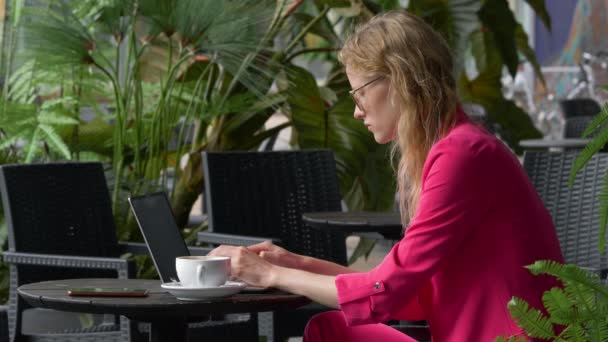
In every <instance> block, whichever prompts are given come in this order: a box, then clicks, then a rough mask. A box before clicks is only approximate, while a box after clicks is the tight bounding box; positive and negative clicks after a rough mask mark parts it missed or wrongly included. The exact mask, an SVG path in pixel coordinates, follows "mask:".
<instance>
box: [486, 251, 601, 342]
mask: <svg viewBox="0 0 608 342" xmlns="http://www.w3.org/2000/svg"><path fill="white" fill-rule="evenodd" d="M527 268H528V269H529V270H530V272H532V274H534V275H540V274H547V275H550V276H554V277H556V278H557V279H559V280H560V281H561V282H562V284H563V288H559V287H554V288H552V289H550V290H548V291H546V292H545V293H544V294H543V298H542V300H543V304H544V307H545V309H546V313H545V312H543V311H540V310H538V309H535V308H530V306H529V304H528V303H527V302H526V301H524V300H522V299H520V298H517V297H514V298H513V299H512V300H511V301H510V302H509V304H508V307H509V311H510V313H511V316H513V318H514V319H515V321H516V322H517V324H518V325H519V326H521V327H522V328H523V329H524V330H525V332H526V333H527V334H528V335H529V336H530V337H534V338H538V339H543V340H548V341H581V342H583V341H585V342H587V341H598V342H600V341H606V340H608V287H607V286H606V285H605V284H604V283H603V282H602V281H601V280H600V278H599V277H598V276H597V275H596V274H595V273H592V272H589V271H586V270H583V269H581V268H579V267H577V266H575V265H562V264H559V263H556V262H554V261H547V260H543V261H537V262H535V263H534V264H532V265H530V266H527ZM496 341H500V342H506V341H527V339H526V338H524V337H522V336H513V337H505V336H501V337H499V338H497V339H496Z"/></svg>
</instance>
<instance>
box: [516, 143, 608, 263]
mask: <svg viewBox="0 0 608 342" xmlns="http://www.w3.org/2000/svg"><path fill="white" fill-rule="evenodd" d="M578 154H579V153H578V152H545V151H526V152H525V154H524V161H523V164H524V168H525V170H526V172H527V173H528V175H529V176H530V179H531V180H532V183H533V184H534V186H535V187H536V190H537V192H538V194H539V195H540V197H541V199H542V200H543V203H544V204H545V206H546V207H547V209H548V210H549V212H550V214H551V217H553V222H554V224H555V229H556V231H557V237H558V239H559V242H560V246H561V249H562V253H563V255H564V259H565V262H566V263H572V264H576V265H578V266H580V267H585V268H589V269H592V270H594V271H597V272H602V273H604V272H605V271H606V270H607V269H608V268H607V266H608V263H607V259H606V256H605V255H601V254H600V253H599V248H598V247H599V245H598V237H599V236H598V234H599V205H600V203H599V202H600V201H599V194H600V190H601V188H602V182H603V179H604V175H605V173H606V170H608V153H598V154H596V155H594V156H593V158H592V159H591V160H590V161H589V162H588V163H587V165H585V167H584V168H583V169H582V170H581V171H579V173H578V174H577V176H576V178H575V181H574V184H573V186H572V187H570V186H569V185H568V180H569V177H570V170H571V169H572V165H573V162H574V160H575V159H576V157H577V156H578Z"/></svg>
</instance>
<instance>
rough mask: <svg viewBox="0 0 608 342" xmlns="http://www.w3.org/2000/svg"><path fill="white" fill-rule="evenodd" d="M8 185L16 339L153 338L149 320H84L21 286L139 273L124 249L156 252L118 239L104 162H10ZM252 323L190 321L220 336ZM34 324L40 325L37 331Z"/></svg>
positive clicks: (2, 182) (199, 332)
mask: <svg viewBox="0 0 608 342" xmlns="http://www.w3.org/2000/svg"><path fill="white" fill-rule="evenodd" d="M0 188H1V191H2V201H3V204H4V212H5V215H6V220H7V226H8V234H9V251H7V252H5V253H4V255H3V257H4V261H5V262H7V263H9V264H10V272H11V275H10V293H9V309H8V322H9V324H8V326H9V332H10V336H11V340H12V341H24V340H27V341H87V342H89V341H124V342H127V341H129V340H130V341H144V340H147V338H148V336H147V335H148V334H147V333H148V332H149V325H148V324H144V323H139V324H137V322H129V321H128V320H127V319H126V318H123V317H121V318H120V319H119V318H118V317H116V316H112V315H109V317H108V316H103V315H102V316H98V315H92V316H91V317H93V321H94V322H98V323H100V324H95V325H93V326H92V327H87V328H81V327H80V322H79V319H80V317H79V316H80V315H79V314H78V313H66V312H59V311H52V310H46V309H36V308H30V307H29V306H28V305H27V303H25V302H24V301H23V300H22V299H21V298H20V297H19V296H18V295H17V292H16V289H17V287H18V286H20V285H22V284H27V283H32V282H38V281H43V280H53V279H68V278H92V277H94V278H109V277H117V276H118V277H119V278H128V277H130V276H133V275H134V272H133V267H132V266H133V265H132V263H130V262H127V260H125V259H120V258H119V256H120V255H121V254H123V253H132V254H148V248H147V246H146V245H145V244H143V243H118V242H117V239H116V229H115V226H114V218H113V215H112V209H111V203H110V198H109V195H108V188H107V184H106V180H105V176H104V172H103V168H102V165H101V164H100V163H58V164H42V165H5V166H2V167H0ZM108 318H109V319H108ZM70 322H72V323H71V324H70ZM250 326H251V324H248V322H247V321H244V320H243V319H241V318H240V317H238V318H235V319H233V320H231V321H225V320H221V319H220V320H213V321H209V322H203V323H200V324H198V323H197V324H194V326H193V327H194V328H196V329H190V330H189V335H190V337H194V338H197V337H213V338H215V339H218V338H220V337H222V338H223V337H225V336H230V337H232V336H237V337H238V338H240V337H241V336H242V335H241V334H243V333H244V334H247V335H254V336H255V327H254V329H253V330H252V329H251V327H250ZM0 328H4V326H3V327H0ZM34 328H35V329H36V330H37V331H36V332H32V330H33V329H34ZM41 328H42V329H41ZM252 331H253V333H251V334H249V332H252ZM0 332H1V330H0ZM1 336H2V334H0V337H1Z"/></svg>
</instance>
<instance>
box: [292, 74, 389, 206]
mask: <svg viewBox="0 0 608 342" xmlns="http://www.w3.org/2000/svg"><path fill="white" fill-rule="evenodd" d="M288 80H289V82H288V83H289V84H288V90H287V94H288V96H287V101H288V103H289V108H290V113H291V118H292V121H293V124H294V127H295V129H296V133H297V141H298V144H299V146H300V148H330V149H332V150H333V151H334V153H335V157H336V167H337V170H338V174H339V178H340V189H341V192H342V194H343V195H345V194H348V193H352V194H357V196H349V197H345V200H347V205H348V207H349V210H354V209H361V210H387V209H389V208H391V207H392V203H393V201H394V194H395V188H394V183H393V182H394V174H393V170H392V167H391V165H390V162H389V152H388V148H389V146H387V145H378V144H377V143H376V142H375V140H374V139H373V136H372V135H371V134H370V133H369V131H368V130H367V129H366V128H365V127H364V125H362V124H361V122H359V121H358V120H355V119H354V118H353V115H352V114H353V110H354V104H353V102H352V100H351V99H350V98H349V97H348V96H342V95H341V94H343V92H341V91H338V92H336V94H337V95H338V100H337V102H335V103H333V104H331V103H329V102H327V101H326V100H325V99H323V98H322V96H321V92H320V91H319V88H318V87H317V85H316V81H315V79H314V77H313V76H312V75H311V74H310V73H309V72H308V71H306V70H304V69H302V68H299V67H295V66H292V67H291V69H290V71H289V72H288ZM353 186H360V187H361V189H357V190H356V191H354V190H352V187H353ZM358 196H363V197H362V198H361V197H358ZM361 203H363V204H361Z"/></svg>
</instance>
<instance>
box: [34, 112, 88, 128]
mask: <svg viewBox="0 0 608 342" xmlns="http://www.w3.org/2000/svg"><path fill="white" fill-rule="evenodd" d="M38 122H39V123H41V124H45V125H78V120H76V119H74V118H73V117H70V116H67V115H65V114H61V113H57V112H41V113H40V114H39V115H38Z"/></svg>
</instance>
